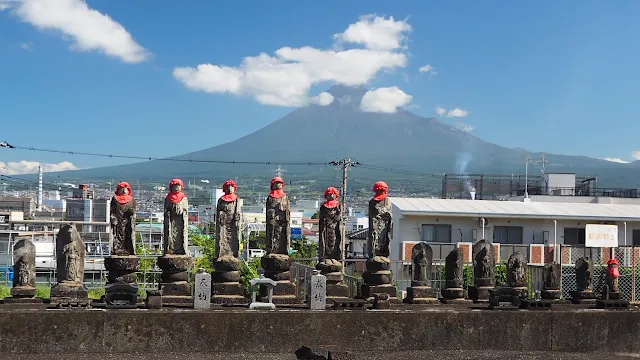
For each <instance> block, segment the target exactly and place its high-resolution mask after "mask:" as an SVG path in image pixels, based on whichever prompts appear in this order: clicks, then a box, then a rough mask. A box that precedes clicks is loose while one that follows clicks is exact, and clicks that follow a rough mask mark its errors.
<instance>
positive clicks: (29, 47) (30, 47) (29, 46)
mask: <svg viewBox="0 0 640 360" xmlns="http://www.w3.org/2000/svg"><path fill="white" fill-rule="evenodd" d="M18 46H20V49H22V50H27V51H33V47H32V46H31V45H29V44H27V43H20V44H18Z"/></svg>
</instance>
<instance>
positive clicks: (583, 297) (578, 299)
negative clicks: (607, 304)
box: [570, 290, 596, 304]
mask: <svg viewBox="0 0 640 360" xmlns="http://www.w3.org/2000/svg"><path fill="white" fill-rule="evenodd" d="M570 294H571V302H572V303H574V304H592V303H595V302H596V294H595V293H594V292H593V291H591V290H585V291H572V292H571V293H570Z"/></svg>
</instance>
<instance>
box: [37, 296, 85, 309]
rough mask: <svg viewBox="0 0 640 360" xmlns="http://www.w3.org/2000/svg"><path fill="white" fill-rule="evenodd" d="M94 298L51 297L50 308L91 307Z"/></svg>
mask: <svg viewBox="0 0 640 360" xmlns="http://www.w3.org/2000/svg"><path fill="white" fill-rule="evenodd" d="M91 302H92V300H91V299H89V298H85V299H72V298H61V297H58V298H53V297H52V298H51V299H50V302H49V306H48V307H47V308H48V309H89V308H91Z"/></svg>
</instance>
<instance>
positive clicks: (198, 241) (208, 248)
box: [189, 231, 216, 273]
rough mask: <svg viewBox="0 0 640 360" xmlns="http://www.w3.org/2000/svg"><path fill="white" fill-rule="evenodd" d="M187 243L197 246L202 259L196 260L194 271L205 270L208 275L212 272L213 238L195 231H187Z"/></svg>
mask: <svg viewBox="0 0 640 360" xmlns="http://www.w3.org/2000/svg"><path fill="white" fill-rule="evenodd" d="M189 241H190V242H191V243H192V244H193V245H195V246H199V247H200V249H201V251H202V257H201V258H198V259H197V260H196V265H195V267H196V269H199V268H202V269H205V270H206V271H207V272H208V273H212V272H213V261H214V260H215V259H216V240H215V238H214V237H213V236H210V235H204V234H201V233H199V232H197V231H189Z"/></svg>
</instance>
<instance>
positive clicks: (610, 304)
mask: <svg viewBox="0 0 640 360" xmlns="http://www.w3.org/2000/svg"><path fill="white" fill-rule="evenodd" d="M596 308H598V309H627V308H629V302H628V301H627V300H619V299H618V300H611V299H610V300H602V299H598V300H596Z"/></svg>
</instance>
